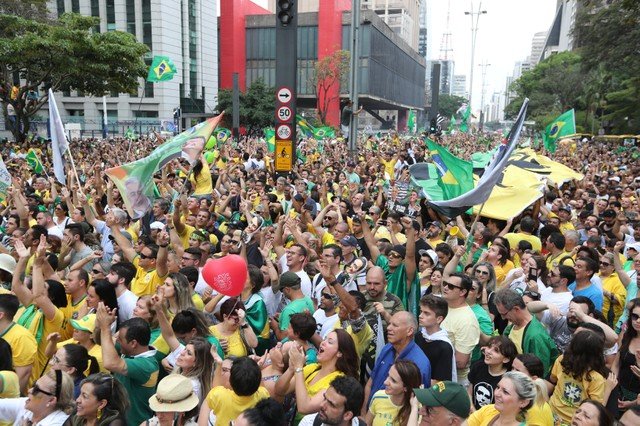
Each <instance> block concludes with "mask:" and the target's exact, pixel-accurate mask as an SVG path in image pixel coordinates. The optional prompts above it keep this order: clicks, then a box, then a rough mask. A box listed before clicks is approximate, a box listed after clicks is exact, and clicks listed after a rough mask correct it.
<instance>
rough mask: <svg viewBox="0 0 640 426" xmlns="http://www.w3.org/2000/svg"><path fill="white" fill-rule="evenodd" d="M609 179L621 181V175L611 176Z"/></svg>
mask: <svg viewBox="0 0 640 426" xmlns="http://www.w3.org/2000/svg"><path fill="white" fill-rule="evenodd" d="M609 180H612V181H614V182H618V183H620V176H612V177H610V178H609Z"/></svg>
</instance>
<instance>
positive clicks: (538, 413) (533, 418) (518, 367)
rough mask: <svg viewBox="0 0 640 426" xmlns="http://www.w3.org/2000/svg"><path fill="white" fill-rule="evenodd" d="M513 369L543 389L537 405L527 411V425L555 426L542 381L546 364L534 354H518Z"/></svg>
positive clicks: (544, 384) (537, 399)
mask: <svg viewBox="0 0 640 426" xmlns="http://www.w3.org/2000/svg"><path fill="white" fill-rule="evenodd" d="M512 367H513V370H514V371H519V372H521V373H523V374H526V375H527V376H528V377H530V378H531V380H533V381H534V383H536V385H537V384H538V383H539V384H540V389H542V391H541V392H540V394H539V395H538V398H536V403H535V404H533V406H532V407H531V408H529V411H527V420H526V421H527V424H532V425H553V424H554V419H553V411H552V410H551V406H550V405H549V397H548V395H547V390H546V383H545V381H544V380H542V377H544V364H543V363H542V361H541V360H540V358H538V357H537V356H535V355H534V354H518V355H517V356H516V359H514V360H513V365H512Z"/></svg>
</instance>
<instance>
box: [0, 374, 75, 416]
mask: <svg viewBox="0 0 640 426" xmlns="http://www.w3.org/2000/svg"><path fill="white" fill-rule="evenodd" d="M73 406H74V401H73V379H72V378H71V376H69V375H68V374H67V373H64V372H62V371H61V370H49V372H48V373H46V374H44V375H43V376H41V377H40V378H39V379H38V380H36V382H35V383H34V384H33V386H32V387H31V389H29V392H28V393H27V397H26V398H3V399H0V413H1V414H2V417H1V418H0V420H3V421H12V422H14V423H13V424H15V425H30V424H33V425H47V426H62V425H64V424H68V423H65V422H67V420H68V419H69V414H71V412H72V411H73Z"/></svg>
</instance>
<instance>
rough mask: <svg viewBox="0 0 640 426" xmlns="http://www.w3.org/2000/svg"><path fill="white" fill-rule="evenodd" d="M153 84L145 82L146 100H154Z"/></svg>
mask: <svg viewBox="0 0 640 426" xmlns="http://www.w3.org/2000/svg"><path fill="white" fill-rule="evenodd" d="M153 95H154V92H153V82H151V81H145V82H144V97H145V98H153Z"/></svg>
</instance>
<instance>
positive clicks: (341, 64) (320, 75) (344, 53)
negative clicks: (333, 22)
mask: <svg viewBox="0 0 640 426" xmlns="http://www.w3.org/2000/svg"><path fill="white" fill-rule="evenodd" d="M350 57H351V55H350V53H349V51H348V50H336V51H335V52H333V53H332V54H331V55H328V56H325V57H324V58H322V59H320V60H319V61H317V62H316V63H315V65H314V67H313V71H314V72H313V74H312V76H311V77H310V78H309V84H310V85H311V86H312V87H313V88H314V92H315V95H316V102H317V103H316V108H317V109H318V117H319V118H320V121H321V122H322V124H323V125H324V124H325V123H326V121H327V112H328V110H329V105H331V103H332V102H334V101H336V100H337V99H339V98H340V84H341V82H342V80H343V79H344V78H345V77H346V75H347V73H348V72H349V59H350Z"/></svg>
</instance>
